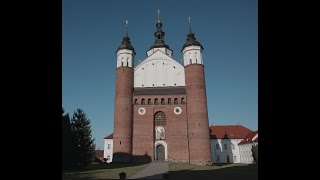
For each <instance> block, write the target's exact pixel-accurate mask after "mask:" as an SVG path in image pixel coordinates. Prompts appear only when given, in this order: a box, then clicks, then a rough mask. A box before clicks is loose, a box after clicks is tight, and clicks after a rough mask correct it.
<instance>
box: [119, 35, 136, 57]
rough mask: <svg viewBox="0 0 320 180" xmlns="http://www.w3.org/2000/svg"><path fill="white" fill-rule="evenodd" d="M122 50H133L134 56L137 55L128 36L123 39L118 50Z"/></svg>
mask: <svg viewBox="0 0 320 180" xmlns="http://www.w3.org/2000/svg"><path fill="white" fill-rule="evenodd" d="M120 49H129V50H132V51H133V53H134V54H136V53H135V51H134V48H133V46H132V45H131V42H130V38H129V37H127V36H126V37H124V38H123V40H122V43H121V44H120V46H119V48H118V50H120Z"/></svg>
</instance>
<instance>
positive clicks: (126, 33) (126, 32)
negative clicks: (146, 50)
mask: <svg viewBox="0 0 320 180" xmlns="http://www.w3.org/2000/svg"><path fill="white" fill-rule="evenodd" d="M126 37H128V19H126Z"/></svg>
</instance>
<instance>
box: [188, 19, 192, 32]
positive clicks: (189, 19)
mask: <svg viewBox="0 0 320 180" xmlns="http://www.w3.org/2000/svg"><path fill="white" fill-rule="evenodd" d="M188 19H189V33H191V32H192V31H191V17H190V16H189V18H188Z"/></svg>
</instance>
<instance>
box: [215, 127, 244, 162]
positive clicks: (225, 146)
mask: <svg viewBox="0 0 320 180" xmlns="http://www.w3.org/2000/svg"><path fill="white" fill-rule="evenodd" d="M210 132H211V129H210ZM211 138H212V139H216V140H217V141H215V144H214V145H213V146H212V149H211V151H212V152H213V153H212V154H213V157H212V158H213V162H214V163H227V164H228V163H234V161H238V160H236V159H234V155H233V153H232V150H233V148H235V144H232V142H231V139H230V138H229V136H228V135H227V134H224V137H223V138H222V139H221V145H220V143H218V139H217V137H216V136H215V135H211ZM236 158H240V157H236Z"/></svg>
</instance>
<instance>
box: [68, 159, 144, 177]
mask: <svg viewBox="0 0 320 180" xmlns="http://www.w3.org/2000/svg"><path fill="white" fill-rule="evenodd" d="M148 165H149V163H145V164H142V163H111V164H91V165H89V166H88V167H87V168H85V169H83V170H73V171H67V172H64V173H63V174H62V179H63V180H84V179H88V180H90V179H119V173H121V172H125V173H126V174H127V176H126V178H129V177H131V176H133V175H135V174H137V173H138V172H140V171H142V170H143V169H144V168H146V167H147V166H148Z"/></svg>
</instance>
